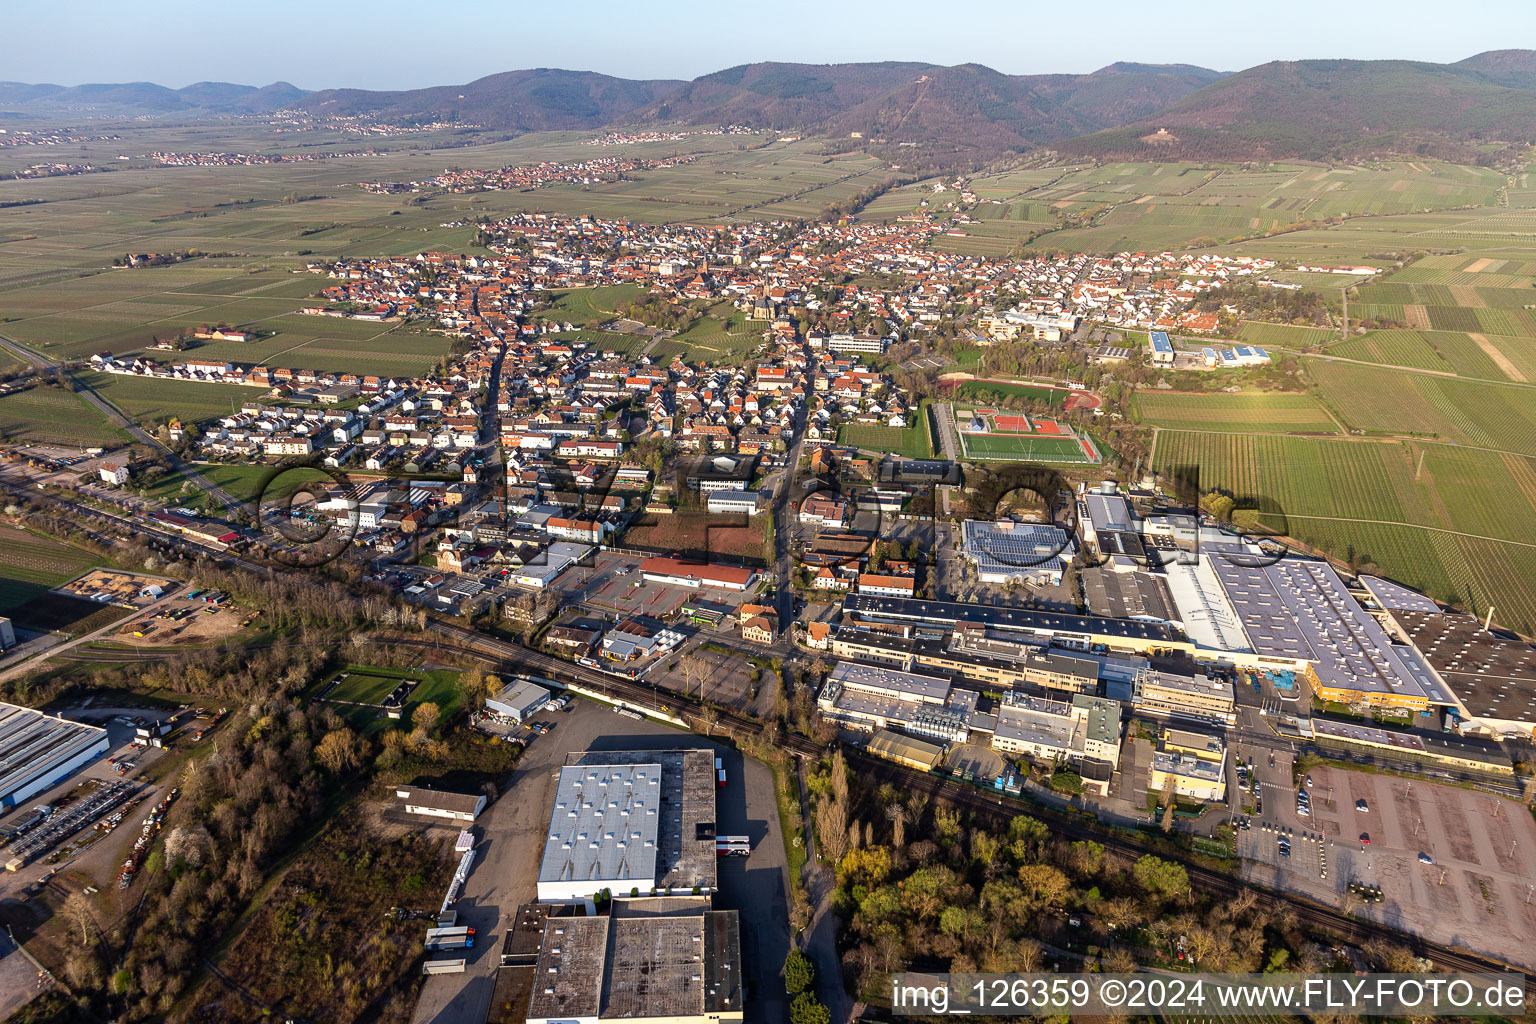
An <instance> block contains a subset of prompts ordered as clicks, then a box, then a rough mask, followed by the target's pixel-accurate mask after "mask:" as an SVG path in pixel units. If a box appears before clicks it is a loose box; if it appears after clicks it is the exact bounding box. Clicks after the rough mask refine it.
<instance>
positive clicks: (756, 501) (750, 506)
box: [705, 491, 763, 516]
mask: <svg viewBox="0 0 1536 1024" xmlns="http://www.w3.org/2000/svg"><path fill="white" fill-rule="evenodd" d="M705 507H706V508H707V509H708V510H709V512H710V513H711V514H719V513H725V514H735V513H746V514H747V515H749V516H755V515H757V514H758V513H759V512H761V511H762V510H763V502H762V497H761V495H759V494H758V493H757V492H756V491H715V492H714V493H713V494H711V495H710V496H709V499H708V501H707V503H706V506H705Z"/></svg>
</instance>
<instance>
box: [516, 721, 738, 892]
mask: <svg viewBox="0 0 1536 1024" xmlns="http://www.w3.org/2000/svg"><path fill="white" fill-rule="evenodd" d="M715 788H716V786H715V770H714V759H713V756H712V755H711V754H710V752H709V751H707V750H648V751H586V752H584V753H573V754H570V755H569V756H568V757H567V763H566V765H565V767H563V768H561V769H560V779H559V782H558V783H557V784H556V786H555V804H554V808H553V810H552V811H551V813H550V817H549V830H548V831H547V832H546V834H545V837H544V857H543V860H542V862H541V863H540V865H539V882H538V894H539V901H540V902H541V903H582V902H585V901H586V900H588V899H590V898H592V897H593V896H595V895H597V894H598V893H601V892H602V891H603V890H605V889H606V890H608V891H609V892H610V893H612V894H613V895H615V896H620V895H622V896H628V895H631V894H635V895H641V896H648V895H654V894H668V893H671V892H688V893H691V892H692V891H693V890H694V888H695V887H697V888H698V891H699V892H700V893H704V894H708V893H712V892H713V891H714V890H715V873H716V865H715V840H714V828H713V826H714V821H715Z"/></svg>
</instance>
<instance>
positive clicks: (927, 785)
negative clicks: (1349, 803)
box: [849, 752, 1536, 1002]
mask: <svg viewBox="0 0 1536 1024" xmlns="http://www.w3.org/2000/svg"><path fill="white" fill-rule="evenodd" d="M849 756H850V760H852V761H853V762H855V763H856V764H857V766H858V771H859V774H860V775H862V776H864V777H865V778H870V779H874V780H877V781H880V782H889V783H892V784H893V785H897V786H900V787H901V788H902V789H903V790H906V791H908V792H921V793H924V794H926V795H928V796H929V797H930V798H932V799H934V800H936V801H939V802H942V803H944V804H947V805H949V806H951V807H955V808H963V809H965V810H968V811H970V812H971V813H972V815H973V816H974V817H977V818H980V819H982V820H989V821H991V822H992V823H994V824H995V825H997V826H999V827H1006V825H1007V823H1008V820H1009V819H1011V818H1013V817H1014V816H1015V815H1017V814H1028V815H1030V816H1032V817H1036V818H1040V819H1042V820H1045V821H1047V822H1048V823H1049V824H1050V826H1051V831H1052V833H1053V834H1055V835H1057V836H1060V837H1062V838H1064V839H1069V840H1074V841H1075V840H1079V839H1091V840H1093V841H1094V842H1096V843H1099V844H1101V845H1103V846H1104V847H1106V849H1108V850H1110V851H1111V852H1115V853H1119V854H1121V855H1130V856H1132V857H1137V856H1141V855H1142V854H1147V853H1150V854H1153V855H1154V856H1158V857H1161V858H1163V859H1164V860H1170V861H1176V862H1178V863H1179V864H1181V865H1182V866H1183V867H1184V869H1185V871H1186V872H1188V874H1189V881H1190V886H1191V888H1193V889H1194V890H1195V891H1197V892H1201V893H1210V894H1213V895H1215V896H1218V897H1222V898H1229V897H1235V896H1237V895H1238V893H1240V892H1243V891H1249V892H1252V893H1254V894H1255V895H1256V896H1257V897H1258V905H1259V907H1260V908H1261V909H1264V910H1267V911H1281V910H1289V911H1290V912H1292V913H1293V914H1295V916H1296V918H1297V919H1298V920H1299V921H1301V922H1302V923H1303V924H1305V925H1307V926H1308V927H1309V928H1310V929H1312V930H1314V931H1317V932H1322V933H1326V934H1327V935H1328V936H1330V937H1332V938H1334V939H1336V940H1342V941H1344V942H1348V943H1350V944H1351V945H1362V944H1364V943H1367V942H1370V941H1371V940H1373V939H1380V940H1383V941H1388V942H1393V943H1397V944H1399V945H1404V946H1407V947H1408V948H1409V949H1411V950H1412V951H1413V952H1414V953H1415V954H1416V955H1418V956H1422V957H1426V958H1428V959H1429V960H1430V961H1432V962H1433V963H1434V964H1435V966H1436V967H1437V968H1441V969H1445V970H1451V971H1456V972H1462V973H1470V974H1498V973H1503V972H1506V971H1522V970H1523V969H1522V968H1520V967H1517V966H1515V965H1514V964H1510V963H1506V962H1504V961H1502V960H1497V959H1494V958H1492V957H1487V956H1483V955H1481V954H1477V953H1471V952H1468V951H1466V950H1458V949H1451V948H1449V947H1446V946H1441V945H1438V944H1436V943H1433V942H1428V941H1426V940H1424V939H1422V938H1419V937H1418V936H1414V935H1410V934H1408V933H1406V932H1400V931H1397V930H1396V929H1394V928H1390V927H1388V926H1386V925H1381V924H1376V923H1373V922H1370V921H1363V920H1360V919H1359V918H1355V917H1349V916H1347V915H1345V914H1343V913H1341V912H1340V911H1338V910H1336V909H1334V908H1333V907H1329V906H1327V905H1325V904H1322V903H1318V902H1316V901H1314V900H1310V899H1308V898H1306V897H1304V896H1300V895H1298V894H1295V893H1287V892H1280V891H1278V890H1274V889H1267V888H1264V887H1262V886H1259V885H1255V884H1253V883H1251V882H1246V881H1243V880H1241V879H1238V878H1236V877H1234V876H1232V875H1229V874H1227V873H1225V872H1222V871H1216V870H1214V869H1212V868H1209V867H1205V866H1204V865H1201V864H1199V863H1196V862H1193V861H1190V860H1187V859H1185V858H1183V857H1180V856H1179V855H1178V854H1175V853H1170V852H1168V851H1166V850H1164V849H1162V848H1160V847H1156V846H1153V845H1152V844H1150V843H1142V842H1139V841H1138V840H1137V839H1136V838H1135V837H1134V835H1132V834H1127V833H1123V832H1122V831H1121V830H1108V829H1106V828H1105V827H1104V826H1102V825H1098V824H1093V823H1090V822H1088V821H1086V820H1084V819H1081V818H1077V817H1076V816H1074V815H1071V814H1062V813H1061V812H1057V811H1054V810H1053V809H1051V808H1042V807H1039V806H1037V805H1035V804H1029V803H1026V802H1024V801H1022V800H1018V799H1015V798H1010V797H1006V796H1002V795H994V794H991V793H988V792H987V791H985V790H981V789H978V788H976V787H975V786H974V785H971V784H969V783H964V782H956V781H951V780H948V779H944V778H942V777H940V776H936V775H929V774H924V773H921V772H917V771H914V770H912V769H908V768H903V767H902V766H900V765H897V764H893V763H891V762H887V761H881V760H879V759H876V758H873V757H869V756H868V755H865V754H862V753H857V752H851V753H850V754H849ZM1526 991H1527V1001H1528V1002H1529V1001H1530V1000H1531V999H1532V998H1536V978H1529V979H1527V981H1526Z"/></svg>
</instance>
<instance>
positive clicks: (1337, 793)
mask: <svg viewBox="0 0 1536 1024" xmlns="http://www.w3.org/2000/svg"><path fill="white" fill-rule="evenodd" d="M1276 765H1277V767H1276V769H1275V770H1274V771H1273V772H1272V771H1271V770H1269V769H1268V766H1267V761H1262V760H1261V762H1260V769H1261V770H1260V781H1261V783H1262V784H1263V791H1264V814H1263V815H1262V816H1258V817H1255V818H1254V819H1252V822H1251V827H1250V828H1249V829H1247V830H1245V831H1240V832H1239V833H1238V852H1239V854H1240V856H1241V857H1242V858H1243V872H1244V875H1245V876H1246V877H1248V878H1251V879H1253V880H1255V881H1260V882H1264V883H1266V884H1270V885H1276V886H1283V887H1285V888H1288V889H1293V890H1297V891H1300V892H1304V893H1307V894H1309V895H1311V896H1314V897H1316V898H1319V899H1322V900H1324V901H1325V902H1329V903H1332V904H1333V905H1336V906H1349V907H1350V909H1351V910H1352V911H1353V912H1354V913H1357V914H1359V915H1361V916H1363V917H1368V918H1371V919H1373V920H1377V921H1381V922H1382V923H1385V924H1389V925H1391V926H1392V927H1394V928H1399V929H1402V930H1404V931H1408V932H1412V933H1414V934H1418V935H1423V936H1424V937H1426V938H1428V939H1431V940H1433V941H1435V942H1439V943H1442V944H1444V945H1449V946H1456V947H1460V948H1465V949H1469V950H1473V951H1476V952H1481V953H1487V954H1490V955H1493V956H1496V957H1501V958H1503V959H1505V960H1508V961H1510V962H1511V963H1516V964H1521V965H1523V966H1526V967H1536V867H1533V865H1536V820H1533V819H1532V817H1531V814H1530V813H1529V812H1528V811H1527V810H1526V809H1525V808H1524V807H1522V806H1521V805H1520V804H1518V803H1514V802H1512V801H1509V800H1504V799H1501V798H1499V797H1496V796H1493V795H1491V794H1487V793H1480V792H1476V791H1473V790H1468V789H1462V788H1460V787H1455V786H1444V785H1436V784H1431V783H1427V782H1423V781H1411V780H1409V779H1406V778H1403V777H1401V776H1397V775H1391V774H1386V773H1382V774H1373V773H1367V772H1354V771H1345V770H1343V769H1339V768H1334V767H1331V766H1329V767H1320V768H1315V769H1313V771H1312V773H1311V778H1312V785H1311V786H1310V787H1309V789H1310V792H1311V794H1312V798H1311V814H1310V815H1307V816H1302V815H1300V814H1298V812H1297V807H1296V798H1295V791H1294V789H1292V788H1291V786H1290V785H1289V775H1290V763H1289V755H1288V754H1280V755H1277V757H1276ZM1282 774H1283V781H1282V780H1281V779H1277V778H1276V776H1277V775H1282ZM1362 800H1363V801H1364V802H1365V807H1366V809H1365V810H1358V809H1357V801H1362ZM1276 829H1279V830H1282V831H1280V832H1277V831H1275V830H1276ZM1282 834H1283V835H1286V836H1287V837H1288V838H1289V839H1290V845H1291V855H1290V856H1289V857H1282V856H1280V853H1279V843H1278V836H1279V835H1282ZM1362 834H1364V835H1368V836H1369V840H1370V841H1369V842H1368V843H1367V842H1362V841H1361V836H1362ZM1421 854H1422V855H1423V856H1424V857H1427V858H1428V859H1429V860H1430V861H1432V863H1424V862H1423V860H1421ZM1325 867H1326V870H1327V876H1326V877H1324V876H1323V869H1324V868H1325ZM1351 882H1359V883H1362V884H1364V885H1373V886H1380V888H1381V891H1382V895H1383V897H1384V899H1383V901H1382V902H1381V903H1376V904H1369V905H1361V904H1359V903H1357V902H1355V901H1354V899H1353V897H1352V896H1350V894H1349V893H1348V887H1349V884H1350V883H1351Z"/></svg>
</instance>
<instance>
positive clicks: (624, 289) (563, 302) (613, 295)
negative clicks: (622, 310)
mask: <svg viewBox="0 0 1536 1024" xmlns="http://www.w3.org/2000/svg"><path fill="white" fill-rule="evenodd" d="M644 294H645V289H644V288H642V287H641V286H640V285H637V284H615V285H609V286H608V287H606V288H572V289H570V290H569V291H564V292H559V293H557V294H556V295H555V304H554V305H553V306H552V307H550V308H549V309H547V310H545V311H544V314H543V315H544V316H546V317H548V318H549V319H550V320H559V321H560V322H561V323H569V324H573V325H575V326H576V327H596V326H597V325H598V324H601V323H606V322H607V321H609V320H612V319H613V318H614V316H616V315H617V311H618V309H619V307H621V306H627V305H629V304H630V303H631V302H633V301H635V300H636V299H638V298H639V297H640V296H642V295H644Z"/></svg>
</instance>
